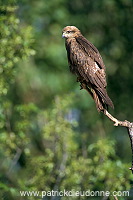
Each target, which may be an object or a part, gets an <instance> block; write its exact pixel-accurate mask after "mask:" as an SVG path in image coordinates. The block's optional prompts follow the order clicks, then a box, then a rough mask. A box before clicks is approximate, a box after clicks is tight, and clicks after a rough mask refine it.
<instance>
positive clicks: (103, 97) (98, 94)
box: [92, 88, 114, 111]
mask: <svg viewBox="0 0 133 200" xmlns="http://www.w3.org/2000/svg"><path fill="white" fill-rule="evenodd" d="M92 92H93V98H94V101H95V103H96V107H97V110H98V111H101V110H103V109H104V108H105V106H108V105H109V106H110V107H112V108H114V105H113V102H112V101H111V99H110V98H109V96H108V94H107V91H106V89H105V88H95V90H94V89H93V90H92Z"/></svg>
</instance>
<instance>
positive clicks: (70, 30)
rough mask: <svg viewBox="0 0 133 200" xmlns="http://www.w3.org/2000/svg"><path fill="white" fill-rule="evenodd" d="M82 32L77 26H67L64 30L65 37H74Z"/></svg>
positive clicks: (63, 35)
mask: <svg viewBox="0 0 133 200" xmlns="http://www.w3.org/2000/svg"><path fill="white" fill-rule="evenodd" d="M80 34H81V32H80V30H79V29H78V28H76V27H75V26H66V27H65V28H63V30H62V37H63V38H74V37H77V36H78V35H80Z"/></svg>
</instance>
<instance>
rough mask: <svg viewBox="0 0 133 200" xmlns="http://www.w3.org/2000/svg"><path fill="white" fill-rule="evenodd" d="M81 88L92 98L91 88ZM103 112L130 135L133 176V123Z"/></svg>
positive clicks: (105, 111)
mask: <svg viewBox="0 0 133 200" xmlns="http://www.w3.org/2000/svg"><path fill="white" fill-rule="evenodd" d="M80 87H81V89H85V90H86V91H87V92H88V93H89V94H90V95H91V96H92V93H91V91H90V90H89V88H88V87H87V86H86V84H84V83H83V82H81V84H80ZM92 97H93V96H92ZM102 112H103V114H104V115H106V116H107V117H108V118H109V119H110V120H111V121H112V122H114V126H123V127H126V128H127V131H128V135H129V138H130V143H131V150H132V166H131V167H130V168H129V169H130V170H131V171H132V174H133V122H129V121H127V120H125V121H120V120H118V119H116V118H115V117H113V116H112V115H111V114H110V113H109V112H108V111H107V110H106V109H104V110H103V111H102ZM116 198H117V197H116Z"/></svg>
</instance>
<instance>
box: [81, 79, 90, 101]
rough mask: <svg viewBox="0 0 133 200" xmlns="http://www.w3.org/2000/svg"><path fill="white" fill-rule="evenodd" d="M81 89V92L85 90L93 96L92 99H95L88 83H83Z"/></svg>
mask: <svg viewBox="0 0 133 200" xmlns="http://www.w3.org/2000/svg"><path fill="white" fill-rule="evenodd" d="M80 87H81V88H80V90H82V89H85V90H86V91H87V92H88V93H89V94H90V95H91V96H92V98H93V93H92V92H91V90H90V89H89V88H88V87H87V85H86V83H84V82H81V84H80Z"/></svg>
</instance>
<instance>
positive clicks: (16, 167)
mask: <svg viewBox="0 0 133 200" xmlns="http://www.w3.org/2000/svg"><path fill="white" fill-rule="evenodd" d="M131 11H132V9H131V1H130V0H120V1H114V0H110V1H105V0H103V1H93V0H90V1H83V0H82V1H81V0H76V1H75V0H73V1H68V0H56V1H53V0H51V1H47V2H45V1H41V0H38V1H36V0H31V1H25V0H19V1H14V0H8V1H0V27H1V28H0V36H1V37H0V41H1V50H0V162H1V166H0V170H1V173H0V199H2V200H8V199H10V200H18V199H20V200H23V199H24V200H26V199H27V200H29V199H33V200H34V199H37V197H34V196H32V197H28V196H25V197H22V196H20V193H19V191H23V190H24V191H26V190H27V191H33V190H35V191H42V190H45V191H49V190H55V191H56V190H58V191H60V190H64V189H65V190H70V191H71V190H72V189H73V190H75V191H87V190H92V191H110V192H111V191H125V190H129V189H130V180H131V177H130V171H129V170H128V168H129V161H130V157H129V156H128V155H129V151H130V144H129V140H128V138H127V136H126V131H125V130H124V129H120V128H115V129H114V128H113V126H112V123H111V122H110V121H109V120H108V119H107V120H106V119H103V118H102V116H101V115H100V114H98V113H97V111H96V108H95V105H94V103H93V101H92V99H91V98H90V97H89V96H88V94H86V92H85V91H80V90H79V86H78V83H76V82H75V80H76V78H73V76H71V75H70V72H69V69H68V67H67V59H66V52H65V48H64V41H63V40H62V38H61V31H62V28H63V27H64V26H66V25H76V26H78V27H79V28H80V29H81V31H82V32H83V34H84V35H85V36H86V37H87V38H88V39H89V40H90V41H91V42H93V43H94V44H95V45H96V46H97V47H98V49H99V50H100V52H101V54H102V55H104V61H105V65H107V66H109V68H108V67H107V74H108V89H109V94H110V96H111V98H112V100H113V101H114V104H115V111H114V114H116V115H117V117H118V118H121V119H122V118H123V119H126V118H127V119H128V120H130V119H132V112H131V107H132V104H133V102H132V101H130V99H132V85H133V84H132V83H133V81H132V61H133V60H132V56H131V55H132V46H133V45H132V42H133V40H132V34H133V32H132V28H131V27H132V22H133V19H132V17H131ZM129 44H130V45H129ZM35 52H36V54H35ZM121 80H123V81H121ZM125 91H126V93H125ZM129 96H130V99H129ZM125 102H126V103H125ZM123 110H124V111H123ZM112 112H113V111H112ZM106 134H108V136H107V135H106ZM45 199H46V198H45ZM47 199H52V198H50V197H49V198H47ZM54 199H59V198H54ZM60 199H63V200H66V199H68V197H62V198H60ZM71 199H77V197H71ZM78 199H81V198H80V197H79V198H78ZM82 199H88V197H82ZM94 199H102V198H101V197H94ZM118 199H119V200H123V197H119V198H118Z"/></svg>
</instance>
